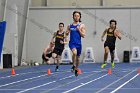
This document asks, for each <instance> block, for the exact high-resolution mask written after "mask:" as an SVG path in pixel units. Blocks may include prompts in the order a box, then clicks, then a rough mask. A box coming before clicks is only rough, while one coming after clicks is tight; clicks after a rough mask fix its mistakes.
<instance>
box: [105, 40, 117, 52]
mask: <svg viewBox="0 0 140 93" xmlns="http://www.w3.org/2000/svg"><path fill="white" fill-rule="evenodd" d="M105 47H109V50H110V53H114V51H115V44H113V43H108V42H105V43H104V48H105Z"/></svg>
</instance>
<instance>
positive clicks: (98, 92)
mask: <svg viewBox="0 0 140 93" xmlns="http://www.w3.org/2000/svg"><path fill="white" fill-rule="evenodd" d="M134 71H135V70H133V71H131V72H129V73H127V74H126V75H125V76H123V77H121V78H119V79H118V80H115V81H114V82H112V83H111V84H109V85H107V86H106V87H104V88H102V89H100V90H99V91H97V92H95V93H100V92H102V91H104V90H105V89H107V88H108V87H110V86H112V85H113V84H115V83H117V82H118V81H120V80H122V79H123V78H125V77H127V76H128V75H129V74H131V73H133V72H134Z"/></svg>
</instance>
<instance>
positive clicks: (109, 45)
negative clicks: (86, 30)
mask: <svg viewBox="0 0 140 93" xmlns="http://www.w3.org/2000/svg"><path fill="white" fill-rule="evenodd" d="M116 25H117V22H116V20H110V27H109V28H107V29H106V30H105V31H104V32H103V35H102V41H104V40H103V37H104V36H105V34H107V37H106V41H105V43H104V49H105V53H104V63H103V64H102V65H101V68H104V67H105V66H106V61H107V57H108V52H109V51H110V55H111V65H112V68H114V66H115V64H114V62H113V61H114V51H115V43H116V38H117V37H118V38H119V39H120V40H121V34H120V31H119V30H118V29H117V28H116Z"/></svg>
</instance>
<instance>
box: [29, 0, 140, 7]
mask: <svg viewBox="0 0 140 93" xmlns="http://www.w3.org/2000/svg"><path fill="white" fill-rule="evenodd" d="M31 1H32V4H31V5H32V6H45V3H47V5H48V6H72V5H75V2H76V3H77V4H78V5H80V6H100V5H102V3H103V5H104V6H139V5H140V0H31Z"/></svg>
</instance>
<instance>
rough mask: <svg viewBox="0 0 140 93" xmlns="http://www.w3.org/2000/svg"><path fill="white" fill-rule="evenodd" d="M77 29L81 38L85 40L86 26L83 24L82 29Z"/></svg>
mask: <svg viewBox="0 0 140 93" xmlns="http://www.w3.org/2000/svg"><path fill="white" fill-rule="evenodd" d="M77 29H78V30H79V32H80V35H81V37H83V38H84V37H85V33H86V29H85V25H84V24H81V25H80V27H77Z"/></svg>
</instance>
